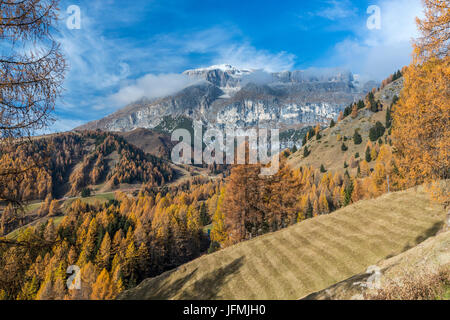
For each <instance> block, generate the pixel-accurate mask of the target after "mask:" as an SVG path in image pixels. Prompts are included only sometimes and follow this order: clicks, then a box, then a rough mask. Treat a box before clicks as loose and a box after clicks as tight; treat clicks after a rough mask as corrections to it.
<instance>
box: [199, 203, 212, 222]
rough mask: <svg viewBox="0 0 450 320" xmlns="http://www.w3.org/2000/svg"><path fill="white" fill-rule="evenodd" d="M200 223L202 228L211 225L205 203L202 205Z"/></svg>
mask: <svg viewBox="0 0 450 320" xmlns="http://www.w3.org/2000/svg"><path fill="white" fill-rule="evenodd" d="M200 223H201V224H202V226H207V225H208V224H210V223H211V218H210V216H209V214H208V210H207V209H206V205H205V203H204V202H202V204H201V205H200Z"/></svg>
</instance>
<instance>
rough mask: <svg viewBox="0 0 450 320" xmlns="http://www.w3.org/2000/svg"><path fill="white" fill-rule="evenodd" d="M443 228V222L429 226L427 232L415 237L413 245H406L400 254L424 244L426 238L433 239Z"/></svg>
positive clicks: (391, 255) (389, 256)
mask: <svg viewBox="0 0 450 320" xmlns="http://www.w3.org/2000/svg"><path fill="white" fill-rule="evenodd" d="M443 227H444V222H443V221H439V222H436V223H435V224H433V226H431V227H430V228H428V229H427V230H425V232H424V233H423V234H421V235H420V236H418V237H416V239H414V242H413V243H408V244H407V245H406V246H405V247H404V248H403V249H402V252H405V251H408V250H409V249H412V248H414V247H415V246H417V245H418V244H420V243H422V242H424V241H425V240H427V239H428V238H431V237H434V236H435V235H437V233H438V232H439V231H440V230H441V229H442V228H443ZM393 256H395V255H393V254H390V255H388V256H386V257H385V259H389V258H392V257H393Z"/></svg>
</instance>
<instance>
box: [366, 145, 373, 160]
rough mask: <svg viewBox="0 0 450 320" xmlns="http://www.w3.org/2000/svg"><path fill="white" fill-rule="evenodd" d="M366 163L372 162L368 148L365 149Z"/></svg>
mask: <svg viewBox="0 0 450 320" xmlns="http://www.w3.org/2000/svg"><path fill="white" fill-rule="evenodd" d="M366 161H367V162H370V161H372V156H371V155H370V147H367V149H366Z"/></svg>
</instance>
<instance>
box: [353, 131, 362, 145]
mask: <svg viewBox="0 0 450 320" xmlns="http://www.w3.org/2000/svg"><path fill="white" fill-rule="evenodd" d="M353 142H354V143H355V144H361V143H362V137H361V135H360V134H359V132H358V130H355V133H354V134H353Z"/></svg>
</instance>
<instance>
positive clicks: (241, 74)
mask: <svg viewBox="0 0 450 320" xmlns="http://www.w3.org/2000/svg"><path fill="white" fill-rule="evenodd" d="M184 74H186V75H188V76H189V77H193V78H196V79H201V80H203V81H202V82H200V83H197V84H196V85H193V86H190V87H187V88H185V89H183V90H182V91H180V92H178V93H177V94H175V95H172V96H168V97H165V98H161V99H157V100H148V99H145V98H143V99H142V100H140V101H138V102H136V103H133V104H131V105H129V106H127V107H125V108H124V109H122V110H119V111H118V112H116V113H114V114H112V115H110V116H108V117H106V118H103V119H101V120H98V121H94V122H90V123H88V124H86V125H83V126H81V127H79V128H77V129H102V130H109V131H130V130H134V129H136V128H148V129H153V128H155V127H158V126H160V124H161V123H162V121H163V119H165V118H166V119H167V117H172V118H173V119H177V118H180V117H181V118H189V119H192V120H199V121H202V122H203V123H205V124H208V125H216V126H220V127H225V126H231V127H251V126H261V127H271V128H286V127H291V126H297V127H301V126H305V125H308V124H314V123H317V122H322V123H326V122H329V120H330V119H332V118H336V117H337V115H338V113H339V112H340V111H341V110H342V109H343V108H344V107H345V106H347V105H348V104H350V103H351V102H353V101H355V100H356V99H359V98H360V97H362V95H363V93H364V92H363V91H364V90H363V89H361V86H356V85H355V82H354V78H353V75H352V74H351V73H349V72H334V73H328V74H326V75H325V74H320V75H319V74H317V75H315V74H314V73H311V72H305V71H292V72H290V71H286V72H278V73H271V74H269V73H264V72H261V71H257V70H242V69H237V68H234V67H232V66H230V65H220V66H212V67H209V68H203V69H194V70H187V71H185V72H184Z"/></svg>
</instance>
